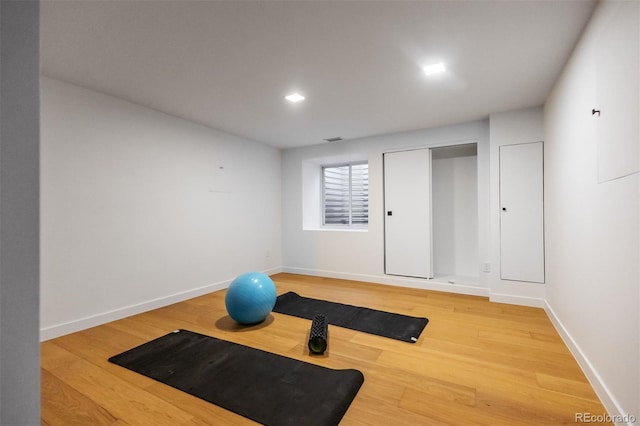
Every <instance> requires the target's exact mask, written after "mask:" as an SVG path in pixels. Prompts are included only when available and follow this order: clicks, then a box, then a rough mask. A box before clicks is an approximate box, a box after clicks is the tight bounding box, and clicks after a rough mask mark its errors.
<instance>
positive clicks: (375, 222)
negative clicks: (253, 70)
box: [282, 121, 489, 294]
mask: <svg viewBox="0 0 640 426" xmlns="http://www.w3.org/2000/svg"><path fill="white" fill-rule="evenodd" d="M488 136H489V128H488V122H487V121H477V122H470V123H465V124H460V125H455V126H446V127H440V128H432V129H425V130H418V131H413V132H405V133H398V134H392V135H381V136H375V137H367V138H362V139H357V140H351V141H344V142H337V143H333V144H322V145H316V146H311V147H304V148H297V149H288V150H286V151H284V152H283V155H282V206H283V207H282V213H283V221H282V223H283V269H284V270H285V271H290V272H298V273H303V274H310V275H323V276H330V277H342V278H349V279H358V280H366V281H372V282H380V283H387V284H397V285H406V286H413V287H421V288H433V289H439V290H447V291H453V292H468V293H472V294H487V292H486V287H487V283H486V279H485V278H484V277H482V276H481V277H480V280H479V283H478V285H477V286H475V287H472V286H463V285H457V284H456V285H451V284H437V283H434V282H433V281H425V280H417V279H410V278H406V279H405V278H401V277H391V276H386V275H385V274H384V234H383V219H384V216H383V198H382V188H383V184H382V183H383V181H382V154H383V153H384V152H386V151H393V150H399V149H402V148H415V147H427V146H436V145H442V144H449V143H456V142H457V143H465V142H477V143H478V188H479V196H478V228H479V229H478V233H479V235H478V244H479V247H478V253H479V256H480V258H481V259H485V258H487V257H488V255H489V253H488V246H489V242H488V231H487V230H488V228H489V212H488V208H489V139H488ZM322 158H324V159H331V160H339V159H341V158H347V159H348V158H357V159H363V158H366V159H368V161H369V227H368V230H367V231H364V232H363V231H332V230H322V229H317V227H316V229H312V228H313V227H310V226H305V227H304V228H306V229H303V216H304V215H303V204H304V203H303V200H304V199H305V198H308V197H309V194H310V193H313V192H315V193H316V194H318V189H317V185H318V182H317V181H311V180H310V179H308V178H307V179H303V170H304V171H305V172H304V174H305V175H307V176H308V175H309V174H310V173H309V168H310V167H313V166H314V164H316V166H317V163H318V159H322ZM317 167H319V166H317ZM304 184H307V185H308V187H305V186H304ZM307 201H308V200H307ZM317 206H318V204H317V203H316V207H312V208H317ZM305 222H306V221H305ZM305 225H306V223H305ZM476 267H477V269H478V270H479V265H476Z"/></svg>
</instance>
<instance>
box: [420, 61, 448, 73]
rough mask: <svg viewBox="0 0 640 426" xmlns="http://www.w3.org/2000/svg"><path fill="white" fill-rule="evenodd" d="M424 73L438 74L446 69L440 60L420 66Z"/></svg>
mask: <svg viewBox="0 0 640 426" xmlns="http://www.w3.org/2000/svg"><path fill="white" fill-rule="evenodd" d="M422 69H423V71H424V73H425V74H426V75H434V74H439V73H441V72H445V71H446V70H447V69H446V68H445V67H444V64H443V63H442V62H438V63H437V64H433V65H428V66H426V67H424V68H422Z"/></svg>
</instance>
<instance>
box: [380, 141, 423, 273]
mask: <svg viewBox="0 0 640 426" xmlns="http://www.w3.org/2000/svg"><path fill="white" fill-rule="evenodd" d="M384 208H385V212H384V214H385V216H384V217H385V222H384V224H385V228H384V229H385V273H387V274H390V275H403V276H408V277H420V278H431V277H432V271H431V263H432V262H431V151H430V150H429V149H418V150H412V151H401V152H391V153H386V154H384Z"/></svg>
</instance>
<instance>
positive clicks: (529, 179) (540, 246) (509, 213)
mask: <svg viewBox="0 0 640 426" xmlns="http://www.w3.org/2000/svg"><path fill="white" fill-rule="evenodd" d="M543 201H544V194H543V150H542V142H535V143H527V144H520V145H506V146H501V147H500V277H501V278H502V279H504V280H514V281H530V282H539V283H543V282H544V212H543Z"/></svg>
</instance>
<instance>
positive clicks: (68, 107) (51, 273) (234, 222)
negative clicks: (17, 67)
mask: <svg viewBox="0 0 640 426" xmlns="http://www.w3.org/2000/svg"><path fill="white" fill-rule="evenodd" d="M41 83H42V88H41V96H42V105H41V125H42V138H41V204H42V216H41V227H42V233H41V251H42V257H41V270H42V279H41V338H43V339H47V338H52V337H55V336H58V335H61V334H65V333H68V332H71V331H75V330H78V329H82V328H85V327H88V326H91V325H95V324H99V323H102V322H106V321H110V320H113V319H115V318H120V317H123V316H127V315H131V314H132V313H136V312H141V311H144V310H148V309H151V308H154V307H157V306H161V305H164V304H168V303H173V302H176V301H178V300H183V299H186V298H189V297H194V296H196V295H199V294H202V293H205V292H209V291H213V290H216V289H219V288H223V287H224V286H226V285H228V283H229V281H230V280H231V279H233V278H234V277H235V276H237V275H238V274H239V273H242V272H246V271H249V270H260V271H271V272H273V271H275V270H279V266H280V265H281V264H282V261H281V226H280V223H281V211H280V208H281V200H280V181H281V179H280V151H279V150H277V149H275V148H271V147H267V146H265V145H262V144H258V143H255V142H251V141H248V140H245V139H241V138H238V137H235V136H231V135H228V134H225V133H222V132H218V131H214V130H212V129H209V128H207V127H204V126H200V125H197V124H194V123H191V122H188V121H185V120H182V119H178V118H176V117H172V116H169V115H166V114H163V113H160V112H157V111H153V110H150V109H147V108H144V107H141V106H138V105H134V104H131V103H127V102H125V101H122V100H120V99H117V98H113V97H110V96H106V95H103V94H99V93H96V92H93V91H90V90H86V89H83V88H79V87H77V86H73V85H70V84H66V83H63V82H60V81H57V80H54V79H50V78H42V81H41ZM221 167H222V168H221Z"/></svg>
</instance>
